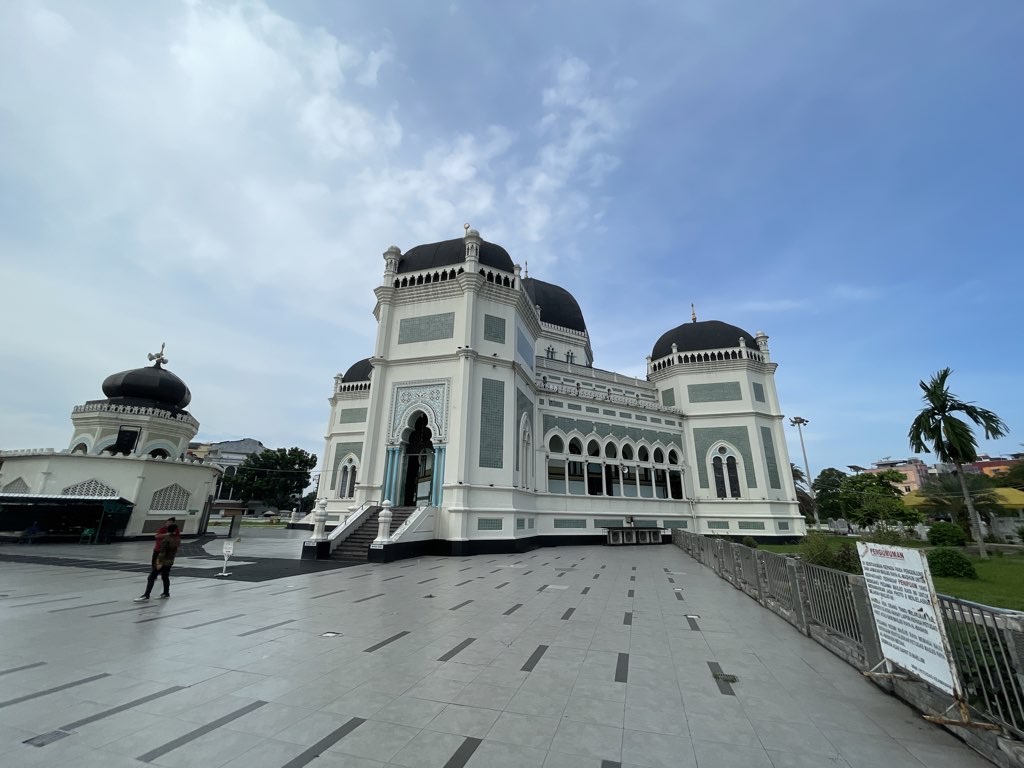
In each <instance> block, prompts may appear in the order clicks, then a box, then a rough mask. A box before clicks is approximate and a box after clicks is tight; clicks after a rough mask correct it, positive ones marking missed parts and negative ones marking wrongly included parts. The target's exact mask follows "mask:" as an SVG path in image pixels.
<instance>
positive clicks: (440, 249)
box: [398, 230, 516, 273]
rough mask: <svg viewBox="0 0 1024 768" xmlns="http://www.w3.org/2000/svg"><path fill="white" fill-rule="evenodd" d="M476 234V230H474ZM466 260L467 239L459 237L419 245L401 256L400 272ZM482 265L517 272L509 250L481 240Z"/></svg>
mask: <svg viewBox="0 0 1024 768" xmlns="http://www.w3.org/2000/svg"><path fill="white" fill-rule="evenodd" d="M474 234H475V230H474ZM465 260H466V241H465V239H464V238H461V237H457V238H455V239H454V240H444V241H442V242H440V243H428V244H426V245H417V246H416V247H414V248H410V249H409V251H408V252H407V253H405V254H403V255H402V256H401V258H400V259H399V262H398V272H399V273H402V272H418V271H419V270H421V269H437V268H440V267H448V266H451V265H453V264H462V263H463V262H465ZM480 266H483V267H490V268H491V269H500V270H501V271H503V272H515V269H516V268H515V265H514V264H513V263H512V257H511V256H509V255H508V251H506V250H505V249H504V248H502V247H501V246H500V245H495V244H494V243H488V242H486V241H484V240H481V241H480Z"/></svg>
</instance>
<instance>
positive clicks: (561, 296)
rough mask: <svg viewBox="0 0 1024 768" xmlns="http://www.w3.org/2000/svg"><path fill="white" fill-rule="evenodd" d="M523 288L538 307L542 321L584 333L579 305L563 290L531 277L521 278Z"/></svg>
mask: <svg viewBox="0 0 1024 768" xmlns="http://www.w3.org/2000/svg"><path fill="white" fill-rule="evenodd" d="M523 288H524V289H526V295H527V296H529V297H530V300H531V301H532V302H533V303H534V304H536V305H537V306H538V307H540V319H541V320H542V321H544V322H545V323H551V325H559V326H561V327H562V328H571V329H572V330H574V331H582V332H583V333H586V331H587V324H586V323H585V322H584V320H583V312H582V311H581V310H580V305H579V303H578V302H577V301H576V299H575V298H573V295H572V294H571V293H569V292H568V291H567V290H565V288H561V287H560V286H557V285H553V284H552V283H545V282H544V281H543V280H536V279H534V278H532V277H524V278H523Z"/></svg>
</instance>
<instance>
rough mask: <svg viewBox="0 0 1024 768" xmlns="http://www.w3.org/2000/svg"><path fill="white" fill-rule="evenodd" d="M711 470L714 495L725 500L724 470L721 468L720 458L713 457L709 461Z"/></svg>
mask: <svg viewBox="0 0 1024 768" xmlns="http://www.w3.org/2000/svg"><path fill="white" fill-rule="evenodd" d="M711 469H712V472H713V474H714V476H715V495H716V496H717V497H718V498H720V499H724V498H725V470H724V468H723V466H722V457H721V456H715V458H714V459H712V460H711Z"/></svg>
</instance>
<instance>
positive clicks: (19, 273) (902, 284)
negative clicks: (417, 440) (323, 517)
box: [0, 0, 1024, 472]
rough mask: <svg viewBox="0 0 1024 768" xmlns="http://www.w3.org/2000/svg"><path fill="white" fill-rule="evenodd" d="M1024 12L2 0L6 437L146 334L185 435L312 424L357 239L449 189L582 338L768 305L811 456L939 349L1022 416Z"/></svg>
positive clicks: (423, 210)
mask: <svg viewBox="0 0 1024 768" xmlns="http://www.w3.org/2000/svg"><path fill="white" fill-rule="evenodd" d="M1022 35H1024V5H1022V4H1021V3H1019V2H1016V1H1010V2H998V1H997V0H991V1H990V2H985V3H962V2H941V1H940V2H909V1H908V2H902V3H892V2H871V1H868V0H863V1H860V0H858V1H857V2H850V3H839V4H835V3H831V4H826V3H814V2H785V1H784V0H780V1H779V2H773V3H754V2H733V1H731V0H705V1H704V2H663V3H662V2H636V3H629V4H625V3H624V4H621V5H619V6H614V7H603V8H598V6H595V4H593V3H587V2H571V1H565V2H558V3H530V2H517V3H492V2H476V3H466V2H456V3H451V4H449V5H444V4H441V3H420V4H413V3H405V2H376V3H372V4H371V3H331V2H314V0H300V1H297V2H290V3H286V2H267V3H226V2H224V3H221V2H206V1H205V0H193V1H192V2H187V3H184V2H183V3H173V2H168V3H124V2H109V3H89V4H85V3H79V2H70V1H69V2H56V1H54V2H45V1H42V0H40V1H39V2H28V1H26V2H10V3H4V4H2V5H0V93H3V94H4V98H3V100H2V101H0V281H2V282H0V285H2V296H3V303H4V309H5V312H4V326H5V331H4V343H3V344H2V345H0V403H2V407H0V448H24V447H47V446H53V447H66V445H67V441H68V439H69V438H70V422H69V420H68V415H69V413H70V409H71V407H72V406H73V405H74V404H76V403H80V402H84V401H85V400H87V399H93V398H96V397H99V396H100V389H99V385H100V382H101V381H102V379H103V378H104V377H105V376H106V375H107V374H109V373H111V372H114V371H117V370H122V369H125V368H130V367H135V366H137V365H141V364H143V363H144V362H145V354H146V353H147V352H150V351H155V349H157V348H158V347H159V344H160V342H162V341H166V342H167V345H168V346H167V354H168V357H169V358H170V361H171V362H170V365H169V366H168V367H169V368H170V369H171V370H173V371H175V372H176V373H178V374H179V375H180V376H182V378H184V379H185V380H186V382H188V384H189V385H190V387H191V389H192V391H193V403H192V406H191V410H192V412H193V413H194V414H195V416H196V417H197V418H198V419H199V420H200V422H201V424H202V429H201V432H200V437H201V438H204V439H211V440H219V439H230V438H238V437H245V436H250V437H255V438H257V439H260V440H262V441H263V442H264V443H265V444H267V445H272V446H277V445H293V444H294V445H300V446H303V447H305V448H307V449H310V450H314V451H316V452H317V453H319V452H321V451H322V448H323V442H322V436H323V433H324V429H325V422H326V417H327V402H326V399H327V397H328V396H329V394H330V389H331V384H332V377H333V375H334V374H335V373H337V372H339V371H344V370H345V369H346V368H347V367H348V366H349V364H351V363H352V362H354V361H355V360H357V359H359V358H361V357H365V356H366V355H368V354H370V352H371V351H372V344H373V336H374V333H375V324H374V320H373V317H372V314H371V311H372V309H373V303H374V298H373V294H372V288H373V286H374V285H375V284H376V283H377V281H378V280H379V278H380V274H381V272H382V267H383V262H382V260H381V257H380V254H381V253H382V252H383V251H384V250H385V249H386V248H387V247H388V246H389V245H391V244H396V245H398V246H400V247H401V248H402V249H403V250H407V249H408V248H411V247H412V246H414V245H416V244H418V243H422V242H431V241H435V240H442V239H447V238H451V237H456V236H459V235H460V234H461V233H462V225H463V223H465V222H471V223H472V224H473V226H474V227H476V228H478V229H479V230H480V231H481V233H482V234H483V236H484V237H485V238H486V239H488V240H492V241H494V242H498V243H501V244H502V245H504V246H505V247H506V248H507V249H508V250H509V252H510V253H511V254H512V256H513V258H514V259H515V260H516V261H518V262H525V261H529V265H530V273H531V275H533V276H535V277H539V278H542V279H545V280H549V281H551V282H556V283H559V284H561V285H563V286H565V287H566V288H568V289H569V290H571V291H572V292H573V293H574V295H575V296H576V298H577V299H578V300H579V302H580V304H581V306H582V308H583V311H584V315H585V317H586V319H587V323H588V327H589V329H590V332H591V337H592V341H593V346H594V352H595V357H596V360H595V362H596V364H597V365H598V366H599V367H602V368H606V369H611V370H617V371H621V372H626V373H631V374H634V375H643V371H644V356H645V355H646V354H647V353H648V352H649V350H650V347H651V346H653V343H654V341H655V340H656V339H657V338H658V336H659V335H660V334H661V333H662V332H664V331H665V330H667V329H668V328H671V327H673V326H675V325H677V324H679V323H681V322H684V321H685V320H686V319H688V317H689V307H690V302H694V303H695V304H696V306H697V312H698V314H699V316H700V317H701V318H702V319H719V320H724V321H727V322H731V323H734V324H736V325H740V326H742V327H743V328H745V329H747V330H749V331H751V332H755V331H757V330H764V331H766V332H767V333H768V334H769V335H770V337H771V342H770V343H771V350H772V356H773V359H774V360H775V361H776V362H778V363H779V370H778V373H777V384H778V388H779V394H780V399H781V401H782V406H783V410H784V412H785V413H786V414H787V415H800V416H803V417H805V418H807V419H809V420H810V422H811V425H810V427H809V428H808V429H807V430H806V432H805V437H806V438H807V445H808V452H809V454H810V461H811V468H812V470H814V471H815V472H816V471H817V470H819V469H820V468H822V467H824V466H829V465H833V466H839V467H843V466H845V465H847V464H863V465H866V464H868V463H870V462H871V461H873V460H875V459H878V458H881V457H883V456H894V457H899V456H905V455H907V454H908V448H907V443H906V432H907V428H908V426H909V423H910V420H911V419H912V417H913V415H914V413H915V409H916V408H917V407H918V402H919V391H918V388H917V381H918V380H919V379H921V378H924V377H927V376H929V375H930V374H931V373H933V372H934V371H936V370H938V369H939V368H942V367H944V366H947V365H948V366H951V367H952V368H954V369H955V371H956V373H955V375H954V377H953V379H952V382H953V389H954V391H955V392H956V393H957V394H959V395H961V396H962V397H964V398H966V399H969V400H974V401H977V402H978V403H980V404H982V405H984V406H986V407H989V408H991V409H993V410H995V411H996V412H998V413H999V414H1000V415H1001V416H1003V418H1004V419H1005V420H1006V421H1007V422H1008V424H1009V426H1010V428H1011V430H1012V432H1011V435H1010V436H1009V437H1008V438H1007V439H1005V440H1001V441H997V442H991V443H983V445H982V448H983V450H986V451H988V452H990V453H992V454H997V453H1000V452H1009V451H1015V450H1020V444H1021V443H1022V442H1024V438H1022V437H1021V432H1020V430H1022V429H1024V406H1022V403H1021V397H1020V394H1019V392H1020V383H1019V382H1020V380H1021V374H1022V369H1024V362H1022V356H1021V354H1020V352H1021V348H1022V344H1021V342H1020V340H1019V329H1020V300H1019V299H1018V296H1017V294H1018V293H1019V290H1020V285H1021V282H1022V278H1024V266H1021V265H1022V264H1024V259H1022V258H1021V246H1022V243H1024V236H1022V234H1021V222H1022V221H1024V191H1022V190H1024V186H1022V183H1021V179H1022V178H1024V148H1022V147H1024V143H1022V141H1021V139H1020V137H1021V136H1022V135H1024V130H1022V129H1024V125H1022V122H1024V106H1022V100H1021V98H1020V72H1021V71H1022V69H1024V54H1022V53H1021V48H1020V40H1021V39H1022ZM787 429H788V428H787ZM798 445H799V444H798V442H797V441H796V435H795V434H793V435H790V452H791V457H793V458H794V459H796V457H798V455H799V447H798Z"/></svg>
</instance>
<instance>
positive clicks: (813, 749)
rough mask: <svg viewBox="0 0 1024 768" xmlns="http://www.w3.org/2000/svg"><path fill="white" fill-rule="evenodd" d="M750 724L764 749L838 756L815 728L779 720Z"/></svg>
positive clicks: (756, 721) (834, 749)
mask: <svg viewBox="0 0 1024 768" xmlns="http://www.w3.org/2000/svg"><path fill="white" fill-rule="evenodd" d="M750 723H751V725H753V726H754V730H755V731H757V737H758V738H759V739H760V740H761V745H762V746H763V747H764V748H765V749H777V750H781V751H785V752H798V753H805V754H811V755H821V756H824V757H834V756H837V755H838V754H839V752H838V751H837V749H836V748H835V747H834V746H833V745H832V744H831V742H829V741H828V739H826V738H825V736H824V734H822V732H821V731H820V730H819V729H818V728H817V726H814V725H808V724H806V723H785V722H782V721H780V720H754V719H751V721H750ZM861 738H863V737H861Z"/></svg>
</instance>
